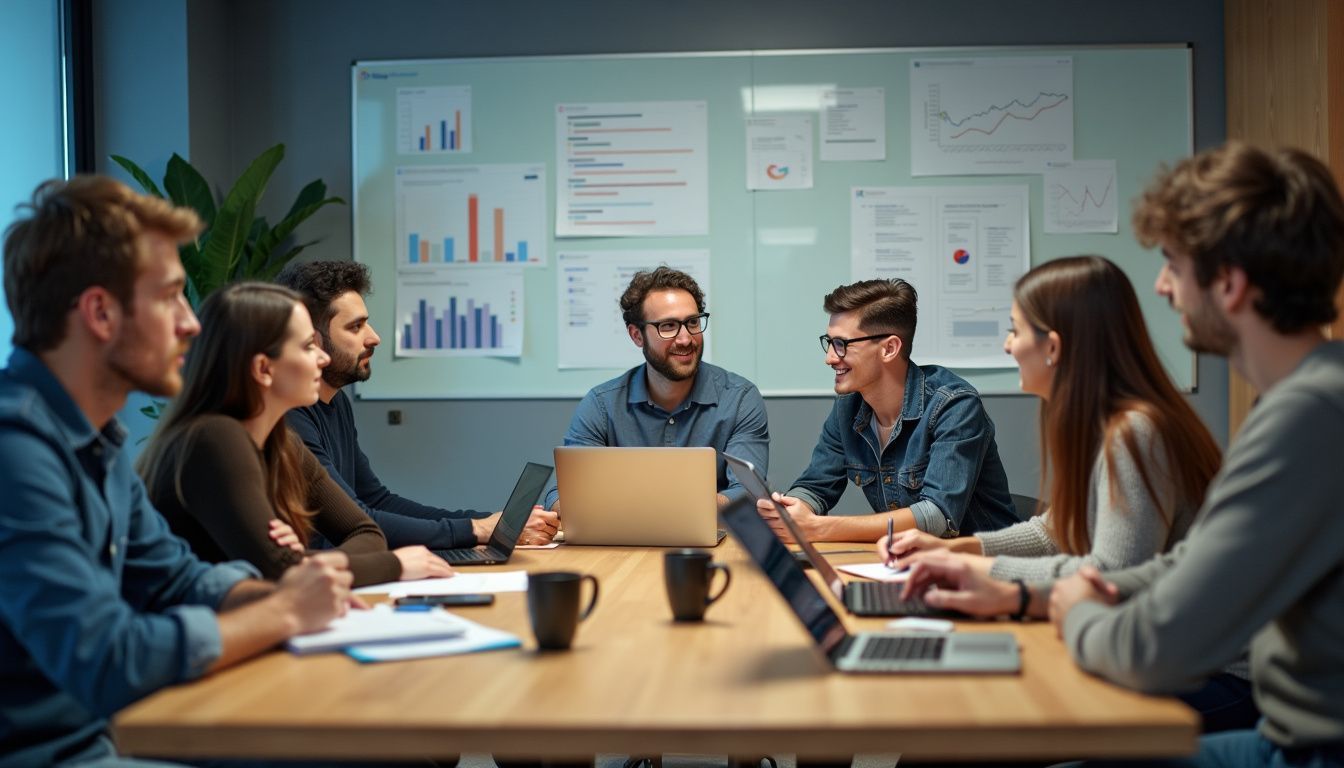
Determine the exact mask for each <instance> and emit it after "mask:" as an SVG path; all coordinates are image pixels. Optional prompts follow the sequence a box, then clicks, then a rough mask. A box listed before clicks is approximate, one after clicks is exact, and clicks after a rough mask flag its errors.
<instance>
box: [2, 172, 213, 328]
mask: <svg viewBox="0 0 1344 768" xmlns="http://www.w3.org/2000/svg"><path fill="white" fill-rule="evenodd" d="M19 209H20V211H23V210H24V209H26V210H27V215H26V216H25V215H22V214H21V215H20V218H19V219H18V220H17V221H15V222H14V223H13V224H11V225H10V226H9V229H8V231H7V232H6V233H5V261H4V263H5V300H6V302H7V303H8V304H9V312H10V314H11V315H13V316H14V345H15V346H17V347H23V348H24V349H27V350H29V351H30V352H45V351H47V350H50V349H54V348H55V347H57V346H59V345H60V343H61V342H62V341H64V340H65V324H66V317H67V316H68V315H69V313H70V309H71V308H72V307H73V306H74V304H75V302H76V301H78V299H79V296H80V294H82V293H84V291H86V290H88V289H89V288H91V287H93V286H95V285H96V286H101V287H103V288H106V289H107V291H108V292H109V293H111V294H112V295H113V296H114V297H115V298H116V300H117V301H118V302H120V303H121V305H122V306H123V307H124V308H125V311H126V312H127V313H131V312H133V311H134V309H133V308H134V298H135V279H136V277H137V276H138V275H139V274H140V269H141V260H142V258H143V256H142V254H141V253H140V250H141V249H140V237H141V235H143V234H144V233H145V232H146V231H153V232H160V233H162V234H164V235H165V236H167V237H170V238H172V239H173V240H174V241H175V242H178V243H182V242H186V241H188V240H191V239H192V238H194V237H195V236H196V235H198V234H199V233H200V231H201V220H200V217H199V216H197V215H196V212H195V211H193V210H191V209H190V208H178V207H177V206H174V205H173V204H172V203H170V202H168V201H167V200H164V199H162V198H158V197H150V196H148V195H141V194H137V193H136V192H133V191H131V188H130V187H128V186H126V185H125V184H122V183H121V182H119V181H116V180H115V179H110V178H108V177H106V176H76V177H74V178H72V179H70V180H69V181H62V180H60V179H52V180H51V181H46V182H43V183H42V184H40V185H39V186H38V187H37V190H36V191H34V192H33V199H32V201H31V202H28V203H24V204H22V205H20V206H19Z"/></svg>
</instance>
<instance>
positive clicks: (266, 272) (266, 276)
mask: <svg viewBox="0 0 1344 768" xmlns="http://www.w3.org/2000/svg"><path fill="white" fill-rule="evenodd" d="M316 243H317V241H316V240H310V241H308V242H306V243H300V244H299V245H296V246H294V247H293V248H290V249H289V250H288V251H285V252H284V253H283V254H282V255H281V256H280V257H279V258H277V259H272V260H271V262H270V263H269V264H267V265H266V266H265V267H264V268H262V270H261V271H260V272H259V273H258V274H257V275H256V278H257V279H258V280H267V281H270V280H274V279H275V276H276V275H278V274H280V270H282V269H284V268H285V265H286V264H288V263H289V262H291V261H293V260H294V257H295V256H298V255H299V252H301V251H302V250H303V249H304V248H307V247H308V246H310V245H315V244H316Z"/></svg>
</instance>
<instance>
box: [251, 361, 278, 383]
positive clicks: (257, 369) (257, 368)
mask: <svg viewBox="0 0 1344 768" xmlns="http://www.w3.org/2000/svg"><path fill="white" fill-rule="evenodd" d="M271 363H272V361H271V358H269V357H267V356H266V355H265V354H263V353H260V352H258V353H257V354H255V355H253V356H252V365H251V366H250V367H251V373H252V380H253V381H255V382H257V384H258V385H260V386H261V388H262V389H269V388H270V386H271V384H273V383H275V373H274V371H273V370H272V365H271Z"/></svg>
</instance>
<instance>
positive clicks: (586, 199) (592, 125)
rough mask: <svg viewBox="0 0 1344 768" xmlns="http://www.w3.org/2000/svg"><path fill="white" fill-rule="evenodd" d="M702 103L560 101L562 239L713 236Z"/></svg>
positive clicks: (558, 230) (558, 226)
mask: <svg viewBox="0 0 1344 768" xmlns="http://www.w3.org/2000/svg"><path fill="white" fill-rule="evenodd" d="M708 135H709V129H708V106H707V104H706V102H703V101H648V102H624V103H605V104H594V103H579V104H557V105H556V107H555V157H556V165H557V166H558V167H557V170H556V180H555V182H556V184H555V200H556V205H555V207H556V211H555V236H556V237H599V236H607V237H612V236H615V237H619V236H654V235H707V234H709V164H708V146H709V141H708Z"/></svg>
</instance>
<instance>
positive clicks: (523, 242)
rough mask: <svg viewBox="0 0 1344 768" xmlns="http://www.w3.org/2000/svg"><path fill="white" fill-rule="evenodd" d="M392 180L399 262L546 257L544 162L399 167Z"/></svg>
mask: <svg viewBox="0 0 1344 768" xmlns="http://www.w3.org/2000/svg"><path fill="white" fill-rule="evenodd" d="M395 187H396V208H397V213H396V215H397V245H396V254H397V264H398V266H399V267H401V266H420V267H424V268H427V269H428V268H431V267H432V266H433V265H436V264H437V265H443V264H494V265H509V264H526V265H531V266H538V265H542V264H545V263H546V244H547V242H548V238H547V234H546V231H547V230H546V172H545V166H544V165H542V164H540V163H538V164H536V165H526V164H500V165H417V166H402V167H399V168H397V173H396V185H395Z"/></svg>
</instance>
